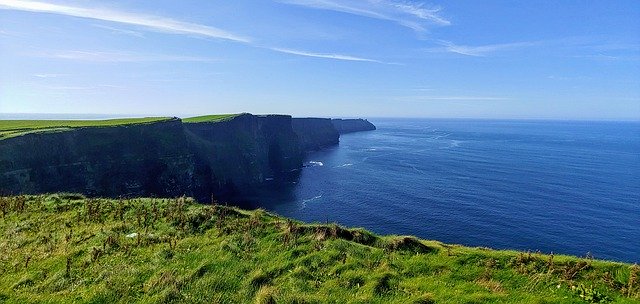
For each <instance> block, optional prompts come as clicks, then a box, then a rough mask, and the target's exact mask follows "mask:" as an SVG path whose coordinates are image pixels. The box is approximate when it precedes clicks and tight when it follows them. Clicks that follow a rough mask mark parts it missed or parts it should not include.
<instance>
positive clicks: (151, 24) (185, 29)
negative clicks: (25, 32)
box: [0, 0, 428, 63]
mask: <svg viewBox="0 0 640 304" xmlns="http://www.w3.org/2000/svg"><path fill="white" fill-rule="evenodd" d="M0 9H6V10H18V11H28V12H37V13H50V14H58V15H64V16H72V17H79V18H87V19H93V20H101V21H108V22H115V23H120V24H126V25H131V26H139V27H143V28H146V29H148V30H152V31H158V32H164V33H172V34H182V35H193V36H200V37H208V38H217V39H224V40H230V41H235V42H240V43H245V44H248V45H251V46H254V47H260V46H259V45H256V44H255V43H253V42H252V41H251V39H249V38H246V37H242V36H239V35H236V34H233V33H230V32H227V31H224V30H221V29H218V28H215V27H211V26H207V25H202V24H196V23H189V22H183V21H178V20H174V19H171V18H166V17H159V16H153V15H143V14H135V13H129V12H122V11H116V10H110V9H102V8H82V7H75V6H67V5H58V4H52V3H47V2H38V1H30V0H0ZM397 9H398V10H408V11H414V12H413V13H414V14H416V15H421V14H427V15H428V10H425V11H424V12H423V11H422V10H424V9H422V8H411V6H409V7H399V8H397ZM380 17H383V16H382V15H381V16H380ZM94 26H97V27H99V28H103V29H107V30H111V31H116V32H119V33H123V34H129V35H133V36H141V34H140V33H139V32H136V31H129V30H122V29H118V28H113V27H110V26H104V25H94ZM266 48H267V49H270V50H272V51H276V52H281V53H286V54H291V55H298V56H306V57H315V58H325V59H335V60H343V61H362V62H375V63H383V62H380V61H378V60H373V59H367V58H361V57H356V56H350V55H342V54H321V53H314V52H304V51H297V50H292V49H287V48H272V47H266ZM40 57H48V58H58V59H73V60H81V61H94V62H141V61H212V59H209V58H200V57H186V56H167V55H151V56H142V55H136V54H129V53H110V52H90V51H67V52H60V53H47V54H40Z"/></svg>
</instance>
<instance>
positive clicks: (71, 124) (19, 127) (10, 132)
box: [0, 117, 171, 139]
mask: <svg viewBox="0 0 640 304" xmlns="http://www.w3.org/2000/svg"><path fill="white" fill-rule="evenodd" d="M170 119H171V118H170V117H144V118H119V119H105V120H0V139H3V138H8V137H14V136H19V135H24V134H29V133H33V132H45V131H56V130H68V129H73V128H85V127H115V126H124V125H137V124H147V123H154V122H161V121H167V120H170Z"/></svg>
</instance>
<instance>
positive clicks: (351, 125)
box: [331, 119, 376, 134]
mask: <svg viewBox="0 0 640 304" xmlns="http://www.w3.org/2000/svg"><path fill="white" fill-rule="evenodd" d="M331 122H332V123H333V126H334V127H335V128H336V130H338V133H340V134H346V133H352V132H360V131H371V130H375V129H376V126H374V125H373V124H372V123H370V122H369V121H368V120H366V119H332V120H331Z"/></svg>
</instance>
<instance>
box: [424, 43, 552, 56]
mask: <svg viewBox="0 0 640 304" xmlns="http://www.w3.org/2000/svg"><path fill="white" fill-rule="evenodd" d="M438 44H440V45H442V47H436V48H431V49H429V50H430V51H432V52H450V53H456V54H460V55H466V56H474V57H485V56H488V55H490V54H492V53H495V52H501V51H510V50H516V49H520V48H525V47H531V46H535V45H538V44H540V42H537V41H525V42H512V43H500V44H485V45H478V46H469V45H457V44H454V43H453V42H450V41H439V42H438Z"/></svg>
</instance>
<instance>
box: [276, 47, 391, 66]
mask: <svg viewBox="0 0 640 304" xmlns="http://www.w3.org/2000/svg"><path fill="white" fill-rule="evenodd" d="M269 49H270V50H272V51H276V52H280V53H285V54H291V55H298V56H306V57H315V58H326V59H336V60H345V61H365V62H375V63H384V62H381V61H378V60H374V59H368V58H362V57H354V56H349V55H340V54H321V53H311V52H305V51H298V50H292V49H284V48H269Z"/></svg>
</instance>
